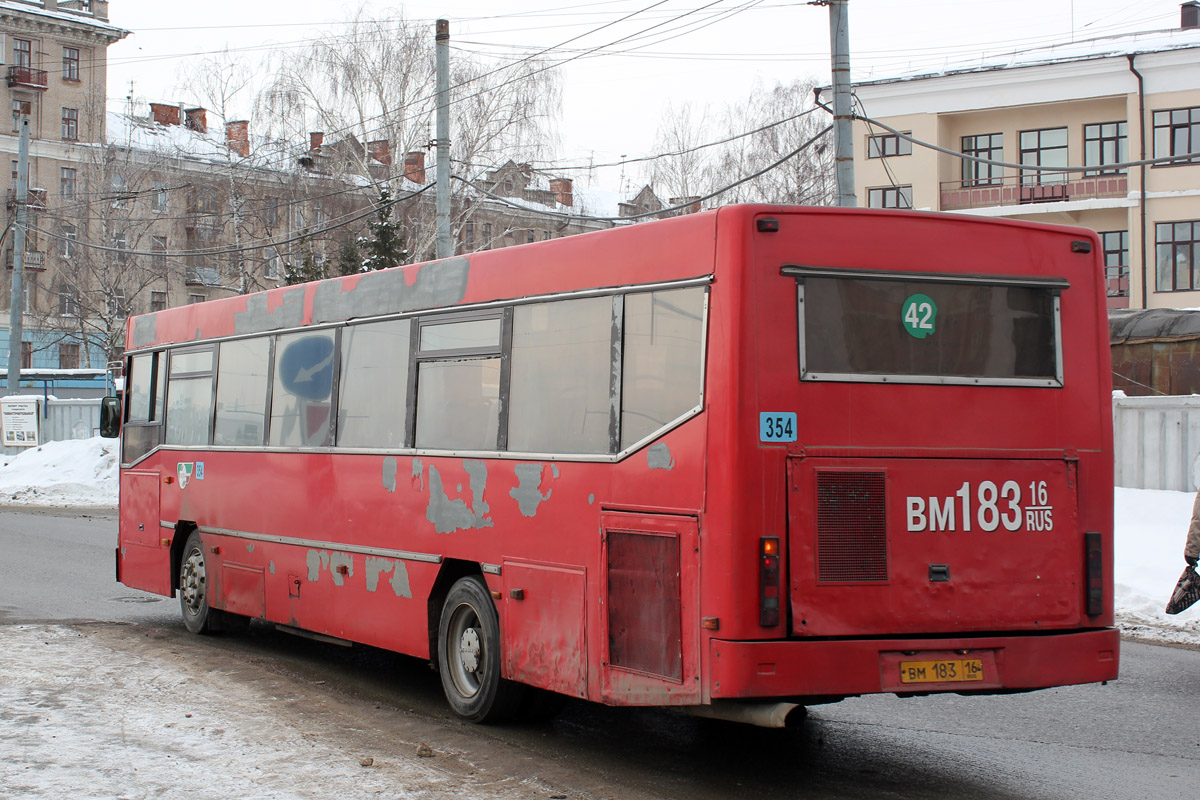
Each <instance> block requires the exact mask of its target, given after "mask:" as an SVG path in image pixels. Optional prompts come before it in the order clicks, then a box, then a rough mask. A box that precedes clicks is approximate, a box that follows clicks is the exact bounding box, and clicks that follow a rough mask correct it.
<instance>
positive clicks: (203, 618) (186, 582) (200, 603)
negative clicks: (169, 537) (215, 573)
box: [179, 531, 217, 633]
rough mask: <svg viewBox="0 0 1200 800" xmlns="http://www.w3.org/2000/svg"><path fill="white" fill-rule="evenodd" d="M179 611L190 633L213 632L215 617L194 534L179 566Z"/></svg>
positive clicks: (205, 572)
mask: <svg viewBox="0 0 1200 800" xmlns="http://www.w3.org/2000/svg"><path fill="white" fill-rule="evenodd" d="M179 608H180V610H181V611H183V624H184V625H185V626H186V627H187V629H188V630H189V631H191V632H192V633H212V632H214V631H215V630H216V628H217V626H216V624H215V623H216V616H217V614H216V612H215V611H214V610H213V609H212V608H210V607H209V605H208V571H207V569H206V567H205V564H204V546H203V545H202V544H201V542H200V534H199V532H197V531H192V533H191V535H190V536H188V538H187V542H186V543H185V544H184V546H183V560H182V561H181V562H180V564H179Z"/></svg>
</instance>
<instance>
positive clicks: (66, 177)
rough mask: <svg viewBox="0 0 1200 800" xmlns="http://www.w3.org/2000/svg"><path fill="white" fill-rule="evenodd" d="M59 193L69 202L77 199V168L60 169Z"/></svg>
mask: <svg viewBox="0 0 1200 800" xmlns="http://www.w3.org/2000/svg"><path fill="white" fill-rule="evenodd" d="M59 193H60V194H62V197H64V199H67V200H73V199H74V197H76V168H74V167H61V168H60V169H59Z"/></svg>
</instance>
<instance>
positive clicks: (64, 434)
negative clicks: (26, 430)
mask: <svg viewBox="0 0 1200 800" xmlns="http://www.w3.org/2000/svg"><path fill="white" fill-rule="evenodd" d="M31 399H32V398H31ZM37 400H38V415H39V416H40V417H41V421H40V435H39V439H40V441H41V442H42V443H43V444H44V443H46V442H60V441H64V440H67V439H87V438H90V437H92V436H97V435H99V433H100V400H99V398H90V399H84V400H54V399H51V400H45V399H43V398H40V397H39V398H37ZM28 449H29V448H27V447H16V446H13V445H4V446H3V451H4V455H7V456H13V455H17V454H19V453H22V452H24V451H25V450H28Z"/></svg>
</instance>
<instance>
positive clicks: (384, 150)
mask: <svg viewBox="0 0 1200 800" xmlns="http://www.w3.org/2000/svg"><path fill="white" fill-rule="evenodd" d="M367 155H368V156H370V157H371V158H373V159H375V160H376V161H378V162H379V163H380V164H391V163H392V145H391V142H389V141H388V140H387V139H376V140H375V141H373V142H367Z"/></svg>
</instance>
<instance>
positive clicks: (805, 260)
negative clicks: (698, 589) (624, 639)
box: [703, 207, 1119, 702]
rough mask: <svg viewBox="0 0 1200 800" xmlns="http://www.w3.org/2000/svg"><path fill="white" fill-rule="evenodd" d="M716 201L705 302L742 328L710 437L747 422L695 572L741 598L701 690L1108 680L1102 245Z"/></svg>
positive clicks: (1073, 233) (716, 466)
mask: <svg viewBox="0 0 1200 800" xmlns="http://www.w3.org/2000/svg"><path fill="white" fill-rule="evenodd" d="M721 213H722V214H723V215H724V216H723V217H722V218H721V220H720V222H719V225H718V228H719V246H718V249H719V255H718V271H717V279H716V282H715V284H714V295H715V300H714V303H713V307H714V309H717V308H719V307H720V303H721V300H722V298H724V299H725V301H726V303H727V304H728V305H731V306H732V307H731V308H727V309H725V311H726V312H727V313H729V314H730V315H731V316H732V317H733V318H734V319H733V320H731V329H733V330H740V331H744V332H745V335H744V336H743V337H734V338H733V339H731V340H730V341H728V342H727V343H723V344H722V343H718V342H717V341H716V338H715V337H714V338H713V340H712V343H713V346H714V348H715V350H716V352H714V353H713V354H712V359H713V360H712V361H711V362H710V364H711V368H710V385H709V387H708V397H709V398H710V413H711V415H712V417H711V419H710V425H714V426H715V430H717V431H720V430H722V429H724V430H727V431H731V433H730V434H729V435H727V436H725V439H726V440H727V450H728V452H729V456H730V457H729V458H727V459H726V458H714V459H712V460H711V462H710V472H709V480H710V484H709V485H710V503H709V520H708V522H709V530H710V531H712V530H714V529H715V530H721V529H727V530H728V531H729V536H728V537H725V542H726V544H714V543H712V542H711V541H710V542H709V543H708V547H709V548H710V553H709V554H706V558H705V560H704V561H705V563H714V561H715V562H720V561H722V560H727V563H729V564H731V565H733V568H732V569H731V576H720V575H717V574H714V572H713V571H709V572H708V573H706V574H705V575H704V578H703V580H704V582H705V584H704V585H705V591H704V596H705V597H711V598H717V597H724V600H723V601H718V600H716V599H713V600H710V601H709V602H710V603H711V605H710V608H709V610H708V611H706V612H705V613H706V614H710V615H711V618H722V619H724V620H729V621H730V623H731V624H728V625H725V624H721V623H716V624H717V625H719V629H718V630H717V631H715V632H713V633H712V635H711V638H710V640H709V646H708V653H707V654H706V657H707V658H708V664H709V669H708V670H707V674H708V675H709V676H710V680H709V681H708V682H707V687H708V690H709V693H710V698H711V699H712V700H713V701H722V700H743V701H744V700H750V699H767V698H770V699H779V700H783V699H786V700H791V701H794V702H814V701H820V700H830V699H837V698H841V697H845V696H850V695H858V694H866V693H874V692H894V693H897V694H905V695H907V694H923V693H931V692H945V691H954V692H967V693H995V692H1006V691H1021V690H1028V689H1036V688H1043V687H1048V686H1056V685H1065V684H1077V683H1089V682H1098V681H1105V680H1109V679H1113V678H1115V677H1116V675H1117V664H1118V647H1119V644H1118V634H1117V632H1116V631H1115V630H1114V629H1113V627H1112V625H1113V595H1112V552H1113V549H1112V470H1113V467H1112V460H1111V459H1112V452H1111V436H1112V433H1111V415H1110V411H1109V404H1110V401H1109V395H1110V386H1111V382H1110V379H1109V374H1110V373H1109V360H1108V351H1107V347H1108V345H1107V337H1106V332H1107V324H1106V317H1105V311H1104V304H1103V291H1102V286H1101V284H1100V278H1101V273H1102V270H1101V266H1100V262H1099V260H1098V255H1097V243H1096V239H1095V235H1094V234H1092V233H1091V232H1088V231H1082V230H1077V229H1071V228H1063V227H1051V226H1039V225H1032V224H1024V223H1012V222H1001V221H993V220H984V219H971V218H968V217H954V216H946V215H935V214H916V213H907V212H876V211H864V210H842V209H806V210H803V211H799V210H795V209H783V208H780V209H770V208H763V207H758V208H741V209H727V210H725V211H722V212H721ZM723 265H725V266H724V267H723ZM739 265H744V266H739ZM723 269H724V271H723ZM717 313H719V312H717V311H716V310H714V314H717ZM714 319H716V318H715V317H714ZM723 345H724V348H723ZM717 375H722V376H724V375H728V376H729V377H730V382H729V385H728V391H727V392H725V391H722V387H716V386H714V385H713V384H712V381H713V380H715V377H714V376H717ZM726 402H728V406H726V405H725V403H726ZM724 420H730V421H731V424H730V425H729V427H727V428H726V427H724V426H723V425H722V422H723V421H724ZM719 435H720V434H719V433H718V436H719ZM722 548H727V549H726V550H724V551H723V552H715V553H714V552H711V551H712V550H718V551H720V550H721V549H722ZM730 579H732V584H729V583H722V582H727V581H729V580H730ZM721 586H732V591H725V592H722V591H721ZM710 627H711V626H710Z"/></svg>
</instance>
